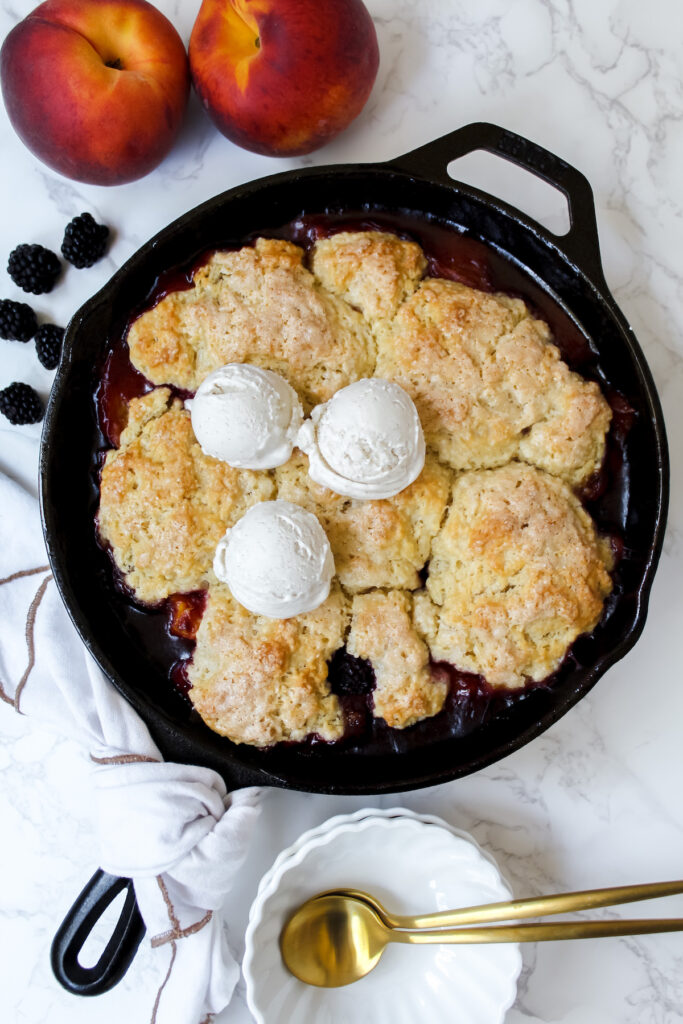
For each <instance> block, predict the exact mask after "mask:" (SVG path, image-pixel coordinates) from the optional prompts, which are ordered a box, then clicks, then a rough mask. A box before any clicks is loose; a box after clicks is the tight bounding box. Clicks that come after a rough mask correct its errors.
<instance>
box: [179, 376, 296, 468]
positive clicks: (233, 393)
mask: <svg viewBox="0 0 683 1024" xmlns="http://www.w3.org/2000/svg"><path fill="white" fill-rule="evenodd" d="M185 408H187V409H189V410H190V415H191V417H192V429H193V430H194V433H195V437H196V438H197V440H198V441H199V444H200V446H201V449H202V451H203V452H204V454H205V455H212V456H213V457H214V458H215V459H222V460H223V462H227V463H228V464H229V465H230V466H235V467H236V468H237V469H272V468H273V466H281V465H282V463H283V462H286V461H287V459H288V458H289V457H290V455H291V454H292V448H293V447H294V441H295V439H296V435H297V431H298V430H299V427H300V426H301V423H302V421H303V410H302V408H301V402H300V401H299V398H298V396H297V394H296V391H294V389H293V388H292V387H290V385H289V384H288V383H287V381H286V380H285V379H284V377H281V376H280V374H279V373H273V372H272V371H271V370H262V369H261V367H260V366H250V365H249V364H248V363H227V364H226V365H225V366H221V367H220V368H219V369H218V370H215V371H214V372H213V373H210V374H209V376H208V377H206V378H205V379H204V380H203V381H202V383H201V384H200V385H199V388H198V389H197V393H196V394H195V396H194V398H193V399H190V400H188V401H187V402H186V403H185Z"/></svg>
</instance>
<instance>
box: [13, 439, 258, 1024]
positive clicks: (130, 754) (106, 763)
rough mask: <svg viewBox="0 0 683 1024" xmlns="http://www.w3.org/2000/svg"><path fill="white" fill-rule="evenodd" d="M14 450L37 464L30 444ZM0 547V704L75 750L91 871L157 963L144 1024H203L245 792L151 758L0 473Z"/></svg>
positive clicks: (24, 500)
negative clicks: (92, 840) (121, 898)
mask: <svg viewBox="0 0 683 1024" xmlns="http://www.w3.org/2000/svg"><path fill="white" fill-rule="evenodd" d="M15 436H16V435H15ZM21 447H22V448H23V452H22V457H23V458H27V459H29V460H30V461H32V462H33V465H35V464H37V451H36V448H37V445H36V442H28V441H25V440H24V439H22V444H21ZM3 454H4V453H3ZM0 536H1V537H2V538H3V543H2V547H1V549H0V623H1V624H2V625H1V626H0V629H1V633H0V699H1V700H2V701H3V702H4V703H5V704H7V705H10V706H13V707H14V709H15V710H16V711H18V712H20V713H21V714H26V715H29V716H35V718H36V719H40V720H42V721H43V722H47V723H49V724H50V725H51V726H52V727H54V728H55V729H57V730H58V731H59V732H61V733H62V734H65V735H68V736H70V737H73V738H75V739H77V740H78V741H80V742H81V743H82V744H83V745H84V746H85V749H86V751H87V752H88V754H89V756H90V760H91V763H92V771H93V783H94V791H95V796H96V807H97V824H98V831H99V840H100V866H101V867H102V868H104V870H105V871H109V872H111V873H112V874H115V875H122V876H125V877H131V878H133V881H134V885H135V892H136V896H137V900H138V904H139V906H140V911H141V913H142V916H143V918H144V921H145V924H146V926H147V934H148V937H149V938H150V939H151V943H152V947H154V948H156V949H158V950H159V957H160V958H163V964H162V965H160V975H163V981H162V982H161V987H160V989H159V991H158V993H157V995H156V999H155V1000H154V1004H153V1006H152V1007H151V1009H150V1014H151V1020H152V1022H154V1024H204V1022H206V1021H209V1020H211V1017H212V1015H213V1014H215V1013H218V1012H219V1011H220V1010H222V1009H223V1008H224V1007H225V1006H226V1005H227V1003H228V1002H229V1000H230V998H231V995H232V992H233V989H234V987H235V984H236V981H237V978H238V974H239V971H238V967H237V965H236V963H235V961H234V959H233V958H232V956H231V954H230V950H229V948H228V945H227V942H226V938H225V934H224V930H223V927H222V923H221V919H220V915H219V914H218V913H217V911H219V910H220V907H221V905H222V903H223V900H224V898H225V895H226V893H227V892H228V891H229V890H230V888H231V886H232V884H233V882H234V880H235V876H236V873H237V871H238V869H239V867H240V865H241V864H242V862H243V861H244V858H245V855H246V850H247V846H248V842H249V839H250V836H251V833H252V830H253V827H254V824H255V821H256V817H257V815H258V812H259V807H258V803H259V790H256V789H246V790H240V791H237V792H235V793H232V794H228V793H227V792H226V787H225V783H224V782H223V780H222V778H221V777H220V776H219V775H218V774H217V773H216V772H214V771H211V770H210V769H208V768H199V767H193V766H191V765H182V764H172V763H170V762H166V761H164V760H163V758H162V756H161V754H160V752H159V750H158V748H157V747H156V745H155V743H154V742H153V740H152V738H151V736H150V734H149V731H148V729H147V727H146V726H145V724H144V722H143V721H142V720H141V718H140V717H139V716H138V714H137V713H136V712H135V711H134V710H133V708H132V707H131V706H130V704H128V702H127V701H126V700H125V699H124V698H123V697H122V696H121V695H120V694H119V693H118V691H117V690H116V689H115V688H114V686H113V685H112V684H111V683H110V682H109V681H108V680H107V678H106V677H105V676H104V675H103V673H102V672H101V670H100V669H99V668H98V666H97V665H96V664H95V662H94V661H93V660H92V659H91V657H90V656H89V655H88V653H87V652H86V650H85V648H84V646H83V644H82V643H81V641H80V638H79V637H78V634H77V633H76V630H75V628H74V627H73V625H72V623H71V620H70V619H69V617H68V615H67V613H66V611H65V609H64V606H63V604H62V601H61V598H60V596H59V593H58V592H57V588H56V585H55V583H54V580H53V579H52V576H51V573H50V569H49V566H48V565H47V558H46V554H45V547H44V543H43V537H42V530H41V525H40V519H39V514H38V502H37V499H36V495H35V488H33V489H32V488H31V487H30V486H27V485H26V484H25V483H21V482H20V480H18V479H13V478H12V472H11V469H10V470H9V471H6V472H0Z"/></svg>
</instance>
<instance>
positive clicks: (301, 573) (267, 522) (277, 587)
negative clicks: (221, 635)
mask: <svg viewBox="0 0 683 1024" xmlns="http://www.w3.org/2000/svg"><path fill="white" fill-rule="evenodd" d="M213 569H214V572H215V573H216V576H217V577H218V579H219V580H222V581H223V583H227V585H228V586H229V588H230V590H231V592H232V595H233V597H234V598H235V600H237V601H239V603H240V604H242V605H244V607H245V608H247V609H248V610H249V611H250V612H254V614H256V615H267V616H269V617H270V618H271V619H288V618H290V617H291V616H292V615H300V614H301V613H302V612H310V611H313V609H314V608H317V607H318V606H319V605H321V604H322V603H323V601H325V600H326V598H327V596H328V594H329V592H330V582H331V580H332V577H333V576H334V558H333V557H332V550H331V548H330V542H329V541H328V539H327V535H326V534H325V531H324V530H323V528H322V526H321V525H320V523H319V522H318V520H317V519H316V517H315V516H314V515H312V514H311V513H310V512H307V511H306V510H305V509H303V508H302V507H301V506H300V505H295V504H294V503H293V502H291V501H279V500H278V501H262V502H260V503H259V504H258V505H253V506H252V507H251V508H250V509H249V511H248V512H246V513H245V514H244V515H243V516H242V518H241V519H240V520H238V522H237V523H236V524H235V525H234V526H233V527H232V529H230V530H228V531H227V532H226V534H225V536H224V537H223V538H222V539H221V540H220V541H219V542H218V547H217V548H216V554H215V557H214V562H213Z"/></svg>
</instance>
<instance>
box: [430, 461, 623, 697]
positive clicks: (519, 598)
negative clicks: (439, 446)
mask: <svg viewBox="0 0 683 1024" xmlns="http://www.w3.org/2000/svg"><path fill="white" fill-rule="evenodd" d="M611 567H612V556H611V553H610V550H609V546H608V545H607V543H606V542H605V541H603V540H601V539H600V538H599V537H598V536H597V534H596V532H595V527H594V525H593V521H592V520H591V518H590V516H589V515H588V513H587V512H586V511H585V509H584V508H583V507H582V506H581V504H580V502H579V501H578V499H577V498H576V497H575V496H574V494H573V493H572V491H571V490H570V489H569V487H567V485H566V484H565V483H563V482H562V481H561V480H558V479H557V477H553V476H550V475H549V474H548V473H544V472H543V471H542V470H538V469H534V468H533V467H531V466H526V465H524V464H523V463H510V465H508V466H503V467H502V468H501V469H495V470H482V471H479V472H472V473H463V474H461V475H460V476H459V477H458V478H457V479H456V481H455V484H454V485H453V495H452V502H451V506H450V509H449V512H448V516H447V517H446V521H445V523H444V525H443V528H442V530H441V531H440V533H439V534H438V536H437V537H436V538H435V540H434V543H433V544H432V557H431V561H430V563H429V578H428V579H427V593H422V594H419V595H417V596H416V598H415V622H416V625H417V628H418V630H419V632H420V633H421V634H422V635H423V636H424V637H425V639H426V640H427V643H428V644H429V647H430V650H431V652H432V657H433V658H434V659H435V660H437V661H448V662H450V663H451V664H453V665H455V666H456V668H458V669H460V670H462V671H465V672H474V673H478V674H480V675H482V676H484V678H485V679H486V680H487V681H488V682H489V683H490V684H491V685H492V686H503V687H509V688H511V689H514V688H515V687H519V686H523V685H524V683H525V682H526V681H527V680H529V679H532V680H537V681H538V680H541V679H544V678H545V677H546V676H548V675H550V673H551V672H554V671H555V669H556V668H557V667H558V665H559V663H560V661H561V660H562V658H563V657H564V656H565V654H566V652H567V650H568V649H569V646H570V644H571V643H572V642H573V641H574V640H575V639H576V637H577V636H579V635H580V634H581V633H585V632H588V631H589V630H591V629H593V628H594V626H595V625H596V624H597V622H598V619H599V618H600V615H601V614H602V606H603V601H604V599H605V597H606V596H607V594H609V593H610V591H611V589H612V581H611V579H610V576H609V570H610V569H611Z"/></svg>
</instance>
